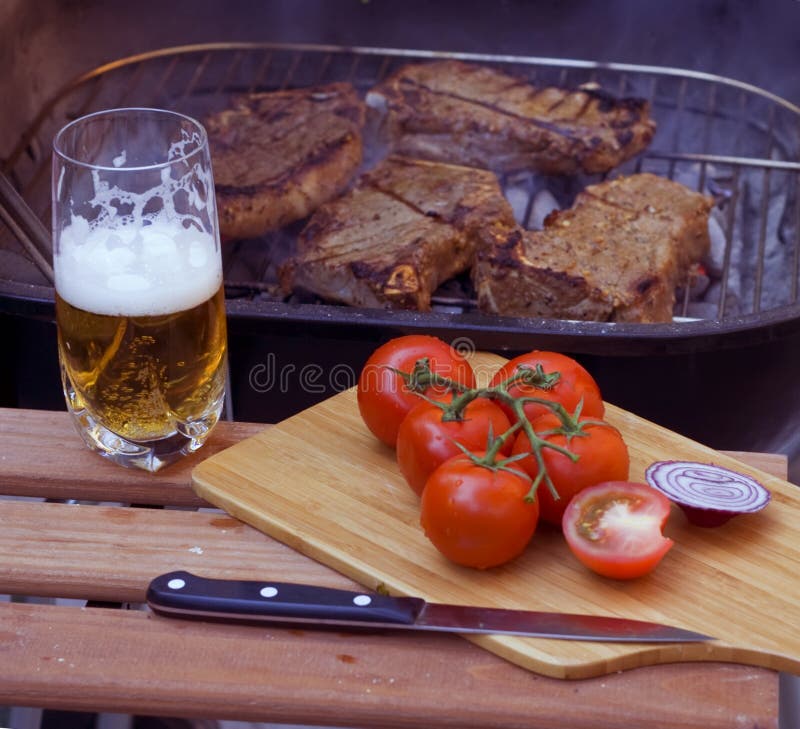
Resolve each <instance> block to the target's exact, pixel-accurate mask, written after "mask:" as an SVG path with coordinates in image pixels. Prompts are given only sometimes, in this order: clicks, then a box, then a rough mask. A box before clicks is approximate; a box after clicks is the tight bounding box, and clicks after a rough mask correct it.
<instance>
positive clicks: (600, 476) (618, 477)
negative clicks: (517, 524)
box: [512, 413, 630, 526]
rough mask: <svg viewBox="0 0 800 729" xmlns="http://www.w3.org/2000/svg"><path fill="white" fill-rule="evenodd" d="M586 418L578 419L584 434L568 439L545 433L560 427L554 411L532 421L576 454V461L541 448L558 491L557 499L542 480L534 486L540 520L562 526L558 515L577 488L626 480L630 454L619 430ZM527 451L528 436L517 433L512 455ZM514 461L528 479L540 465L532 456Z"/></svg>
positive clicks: (549, 439) (536, 429) (541, 434)
mask: <svg viewBox="0 0 800 729" xmlns="http://www.w3.org/2000/svg"><path fill="white" fill-rule="evenodd" d="M587 420H590V418H584V417H581V418H579V420H578V422H579V424H582V425H581V428H582V431H583V434H582V435H574V436H572V437H571V438H569V439H568V438H567V436H565V435H563V434H561V433H554V434H550V435H548V434H547V433H548V431H552V430H554V429H556V428H559V427H560V426H561V420H560V419H559V418H558V416H557V415H554V414H553V413H548V414H547V415H542V416H541V417H538V418H536V420H534V421H533V423H531V425H532V426H533V430H534V432H535V433H536V434H537V435H538V436H539V437H541V438H543V439H544V440H546V441H547V442H548V443H552V444H554V445H557V446H561V447H562V448H566V449H567V450H569V451H571V452H572V453H574V454H575V455H577V456H578V460H577V461H572V460H571V459H570V458H569V457H568V456H566V455H564V454H563V453H559V452H558V451H556V450H553V449H552V448H546V447H543V448H542V460H543V461H544V465H545V470H546V471H547V474H548V475H549V476H550V480H551V481H552V482H553V486H554V487H555V489H556V491H558V496H559V498H558V500H557V501H556V500H555V499H554V498H553V495H552V494H551V493H550V489H549V488H547V484H546V483H544V482H542V483H541V484H540V485H539V488H538V489H537V493H538V494H539V509H540V515H541V518H542V519H544V520H545V521H547V522H550V523H551V524H555V525H556V526H560V525H561V517H562V516H563V515H564V510H565V509H566V508H567V504H568V503H569V502H570V499H571V498H572V497H573V496H575V494H577V493H578V492H579V491H582V490H583V489H585V488H586V487H587V486H593V485H594V484H596V483H600V482H601V481H625V480H627V478H628V471H629V469H630V457H629V455H628V447H627V446H626V445H625V441H624V440H622V435H621V434H620V432H619V431H618V430H617V429H616V428H615V427H614V426H612V425H608V424H605V425H593V424H592V423H589V422H586V421H587ZM530 450H531V445H530V440H528V436H527V435H525V433H524V432H523V433H520V435H518V436H517V439H516V440H515V441H514V448H513V450H512V454H513V455H516V454H517V453H528V452H530ZM517 463H518V464H519V465H520V466H522V468H523V469H525V471H526V472H527V473H529V474H530V476H531V478H536V476H537V475H538V473H539V464H538V463H537V462H536V458H535V457H534V456H533V455H530V456H528V457H527V458H523V459H522V460H520V461H517Z"/></svg>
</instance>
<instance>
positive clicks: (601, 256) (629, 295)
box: [472, 173, 713, 322]
mask: <svg viewBox="0 0 800 729" xmlns="http://www.w3.org/2000/svg"><path fill="white" fill-rule="evenodd" d="M712 203H713V200H712V199H711V198H708V197H705V196H703V195H700V194H698V193H696V192H693V191H691V190H689V189H688V188H686V187H684V186H683V185H680V184H678V183H677V182H672V181H671V180H669V179H666V178H664V177H658V176H656V175H651V174H646V173H645V174H637V175H631V176H630V177H623V178H618V179H615V180H611V181H609V182H603V183H600V184H597V185H592V186H590V187H587V188H586V189H585V190H584V191H583V192H581V193H580V194H579V195H578V197H577V198H576V201H575V204H574V206H573V207H572V208H570V209H568V210H564V211H559V212H555V213H551V214H550V215H549V216H548V217H547V219H546V221H545V227H544V230H542V231H535V232H534V231H527V230H524V229H522V228H520V227H519V226H516V225H513V226H508V225H505V224H502V223H497V224H495V225H493V226H492V227H491V229H489V230H488V231H486V233H485V235H484V238H483V241H482V244H481V247H480V249H479V250H478V253H477V256H476V264H475V266H474V268H473V270H472V277H473V283H474V285H475V289H476V291H477V296H478V306H479V308H480V309H481V310H483V311H486V312H491V313H496V314H504V315H509V316H526V317H545V318H559V319H577V320H591V321H617V322H667V321H671V320H672V310H673V305H674V303H675V288H676V286H677V284H678V283H679V282H682V281H683V280H684V278H685V276H686V275H687V271H688V269H689V266H690V265H691V264H692V263H693V262H696V261H699V260H701V259H702V258H703V257H704V256H705V255H706V254H707V253H708V249H709V245H710V244H709V237H708V216H709V212H710V210H711V206H712Z"/></svg>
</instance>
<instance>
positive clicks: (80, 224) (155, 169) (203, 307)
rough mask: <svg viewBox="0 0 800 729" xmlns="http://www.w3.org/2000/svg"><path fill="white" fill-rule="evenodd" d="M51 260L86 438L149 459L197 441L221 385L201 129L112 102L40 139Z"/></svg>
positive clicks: (147, 463) (210, 197) (216, 268)
mask: <svg viewBox="0 0 800 729" xmlns="http://www.w3.org/2000/svg"><path fill="white" fill-rule="evenodd" d="M53 148H54V155H53V269H54V272H55V290H56V321H57V325H58V352H59V362H60V365H61V375H62V381H63V386H64V395H65V398H66V401H67V408H68V410H69V412H70V413H71V415H72V418H73V420H74V422H75V424H76V426H77V428H78V431H79V432H80V434H81V436H82V437H83V439H84V440H85V441H86V443H87V444H88V445H89V447H90V448H92V449H93V450H95V451H97V452H98V453H100V454H101V455H103V456H105V457H106V458H109V459H110V460H112V461H114V462H116V463H119V464H121V465H123V466H135V467H139V468H143V469H146V470H148V471H156V470H158V469H159V468H160V467H161V466H163V465H165V464H168V463H171V462H173V461H175V460H177V459H178V458H180V457H181V456H183V455H185V454H188V453H191V452H192V451H195V450H196V449H198V448H199V447H200V446H201V445H202V444H203V442H204V441H205V440H206V438H207V436H208V435H209V433H210V431H211V429H212V428H213V427H214V425H215V424H216V422H217V421H218V419H219V416H220V413H221V411H222V405H223V400H224V397H225V381H226V368H227V343H226V342H227V339H226V327H225V296H224V289H223V279H222V258H221V254H220V240H219V226H218V222H217V210H216V202H215V198H214V182H213V178H212V174H211V159H210V154H209V148H208V139H207V136H206V132H205V130H204V128H203V127H202V125H201V124H199V123H198V122H197V121H195V120H193V119H191V118H189V117H186V116H183V115H181V114H177V113H174V112H171V111H163V110H158V109H113V110H110V111H102V112H98V113H96V114H91V115H89V116H85V117H83V118H80V119H77V120H76V121H74V122H72V123H71V124H68V125H67V126H66V127H64V128H63V129H62V130H61V131H60V132H59V133H58V134H57V135H56V138H55V140H54V143H53Z"/></svg>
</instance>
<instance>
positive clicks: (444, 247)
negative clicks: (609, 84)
mask: <svg viewBox="0 0 800 729" xmlns="http://www.w3.org/2000/svg"><path fill="white" fill-rule="evenodd" d="M491 221H497V222H499V223H502V224H505V225H512V224H513V222H514V216H513V212H512V210H511V206H510V205H509V204H508V202H507V201H506V200H505V198H504V197H503V194H502V191H501V190H500V186H499V183H498V181H497V178H496V177H495V176H494V175H493V174H492V173H490V172H488V171H485V170H478V169H471V168H465V167H460V166H455V165H446V164H441V163H435V162H426V161H421V160H410V159H404V158H400V157H390V158H389V159H387V160H385V161H384V162H382V163H381V164H380V165H378V166H377V167H376V168H375V169H373V170H372V171H370V172H369V173H367V174H365V175H363V176H362V177H361V178H360V180H359V181H358V183H357V185H356V186H355V188H354V189H353V190H351V191H350V192H349V193H348V194H346V195H345V196H344V197H342V198H340V199H338V200H334V201H332V202H330V203H327V204H326V205H323V206H322V207H320V208H319V210H317V211H316V213H315V214H314V215H313V216H312V217H311V220H310V221H309V223H308V225H307V226H306V228H305V229H304V230H303V232H302V233H301V235H300V238H299V240H298V252H297V255H296V256H295V257H293V258H292V259H289V260H288V261H287V262H286V263H285V264H284V265H283V267H282V268H281V270H280V281H281V285H282V287H283V289H284V290H285V291H286V292H287V293H288V292H291V291H292V290H306V291H310V292H312V293H314V294H317V295H318V296H320V297H322V298H324V299H327V300H330V301H337V302H341V303H345V304H351V305H354V306H370V307H389V308H409V309H417V310H419V311H428V310H430V300H431V294H432V293H433V291H434V290H435V289H436V288H437V287H438V286H439V284H440V283H442V282H443V281H445V280H447V279H449V278H452V277H453V276H455V275H457V274H459V273H461V272H463V271H465V270H467V269H468V268H469V267H470V266H471V265H472V262H473V259H474V253H475V248H476V245H477V242H478V240H479V238H480V230H481V228H482V227H485V226H487V225H488V224H489V223H490V222H491Z"/></svg>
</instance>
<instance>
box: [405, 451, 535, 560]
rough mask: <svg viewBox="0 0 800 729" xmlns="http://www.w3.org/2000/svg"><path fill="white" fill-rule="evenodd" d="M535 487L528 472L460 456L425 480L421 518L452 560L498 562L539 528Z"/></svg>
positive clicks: (516, 550)
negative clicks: (528, 497) (489, 465)
mask: <svg viewBox="0 0 800 729" xmlns="http://www.w3.org/2000/svg"><path fill="white" fill-rule="evenodd" d="M529 490H530V481H529V480H528V478H527V477H526V476H524V475H522V473H519V475H518V474H517V473H516V472H512V471H506V470H496V469H495V470H493V469H490V468H487V467H486V466H480V465H477V464H475V463H474V462H473V461H472V459H471V458H470V457H469V456H467V455H464V454H462V455H459V456H454V457H453V458H451V459H450V460H449V461H445V462H444V463H443V464H442V465H441V466H439V468H437V469H436V470H435V471H434V472H433V473H432V474H431V476H430V478H429V479H428V481H427V483H426V484H425V488H424V490H423V492H422V500H421V504H420V507H421V513H420V523H421V524H422V528H423V529H424V530H425V535H426V536H427V537H428V539H430V540H431V542H433V545H434V546H435V547H436V549H438V550H439V551H440V552H441V553H442V554H443V555H444V556H445V557H447V558H448V559H449V560H451V561H453V562H455V563H456V564H460V565H464V566H465V567H476V568H478V569H486V568H488V567H495V566H497V565H500V564H503V563H504V562H508V561H509V560H511V559H513V558H514V557H516V556H518V555H519V554H520V553H521V552H522V551H523V550H524V549H525V547H526V546H527V544H528V542H530V540H531V537H532V536H533V534H534V532H535V531H536V524H537V521H538V519H539V504H538V503H537V502H536V500H533V501H530V502H529V501H526V500H525V496H526V494H527V493H528V491H529Z"/></svg>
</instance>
